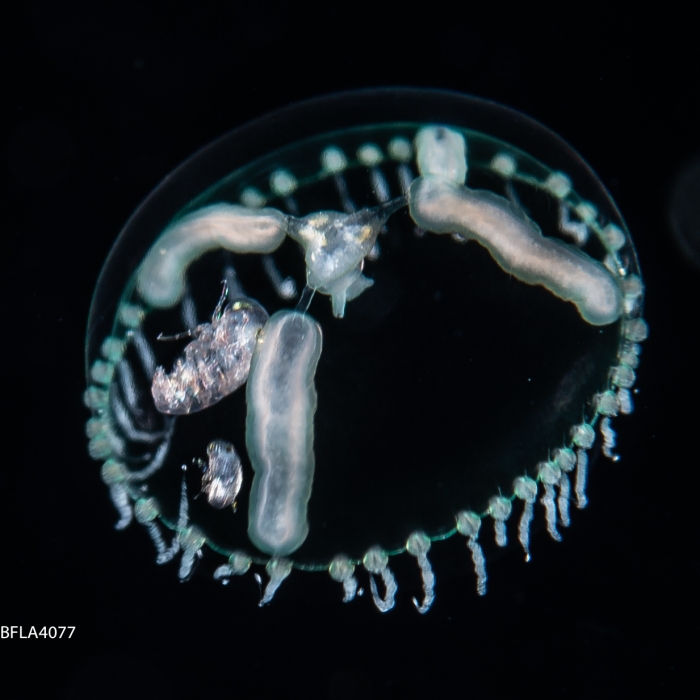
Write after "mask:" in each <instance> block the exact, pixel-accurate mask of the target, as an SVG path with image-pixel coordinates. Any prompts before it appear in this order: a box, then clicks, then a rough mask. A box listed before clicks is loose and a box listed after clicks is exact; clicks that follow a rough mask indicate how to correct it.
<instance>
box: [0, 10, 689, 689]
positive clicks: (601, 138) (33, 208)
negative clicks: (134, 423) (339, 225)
mask: <svg viewBox="0 0 700 700" xmlns="http://www.w3.org/2000/svg"><path fill="white" fill-rule="evenodd" d="M493 10H494V11H493V12H491V13H489V12H483V13H482V12H481V11H480V10H479V9H476V8H472V7H469V6H467V5H466V4H464V3H462V4H460V5H454V6H449V5H443V6H439V5H430V6H428V7H426V8H425V10H424V11H423V12H422V13H421V14H418V13H417V12H415V11H414V14H411V12H410V10H409V8H408V6H407V5H404V4H399V3H396V4H395V6H394V7H393V9H390V10H389V9H387V10H383V9H382V8H381V6H377V5H376V4H372V5H367V6H365V5H363V4H353V5H350V4H334V5H327V6H323V7H320V6H318V7H316V8H315V9H311V8H307V7H304V6H302V5H300V4H296V3H285V4H281V5H275V4H272V3H267V2H256V3H252V2H245V3H244V2H237V1H233V2H230V3H226V4H225V5H223V4H222V5H220V6H219V5H216V4H212V5H206V4H197V5H196V6H195V5H194V4H184V3H177V2H169V3H156V2H140V3H136V2H131V1H128V0H124V1H122V2H118V3H93V2H83V3H81V2H73V1H71V2H62V3H58V2H39V1H37V2H27V3H24V4H23V5H22V7H21V8H16V14H14V15H13V16H12V17H11V18H9V19H8V18H6V19H5V20H4V21H3V28H4V30H5V34H6V38H5V40H4V41H3V54H4V55H3V62H2V73H3V104H4V109H3V113H4V115H5V118H6V126H5V127H4V128H3V129H2V132H1V136H2V144H1V147H2V151H1V153H2V171H1V172H2V178H3V188H2V191H3V199H4V205H3V213H4V221H3V223H2V233H1V235H2V241H3V244H4V246H3V249H2V250H3V252H2V253H0V256H1V257H0V260H1V261H2V268H3V269H2V278H1V283H2V324H1V326H2V342H1V344H0V347H2V354H3V362H2V377H3V385H2V388H3V401H2V405H3V407H4V410H3V412H2V424H1V425H2V436H3V441H2V442H3V449H2V452H1V453H0V459H1V460H2V472H1V474H2V481H1V483H2V522H3V536H2V540H1V542H2V547H1V548H0V556H1V557H2V581H3V588H2V591H1V592H0V625H6V626H9V625H23V626H24V630H25V633H26V631H27V630H28V628H29V626H31V625H35V626H40V627H41V626H45V625H75V626H76V628H77V629H76V631H75V633H74V635H73V638H72V639H62V640H18V639H13V640H10V639H0V665H1V667H2V671H1V672H0V688H2V695H3V697H4V698H7V699H8V700H10V699H13V700H14V699H15V698H16V699H20V698H31V697H39V696H41V697H43V696H44V694H46V695H48V694H49V693H50V695H51V696H52V697H65V698H112V697H115V698H116V697H129V698H142V697H143V698H145V697H150V698H161V697H162V698H203V697H209V696H210V695H212V694H213V693H218V694H219V695H218V696H219V697H257V698H267V697H279V696H281V695H282V694H284V695H286V696H291V697H313V698H315V697H319V698H354V697H363V698H380V697H381V698H395V697H396V698H398V697H402V698H403V697H416V696H418V695H421V694H422V695H427V696H433V695H434V696H437V697H443V696H446V695H447V694H452V693H454V694H455V695H458V696H461V697H478V698H481V697H506V696H510V695H512V694H518V695H526V696H532V695H533V694H534V693H537V694H538V695H541V696H547V695H556V696H557V697H572V698H578V697H581V698H588V697H596V698H600V697H625V696H628V695H631V694H632V693H637V692H638V691H640V690H648V691H651V692H655V693H657V694H661V695H662V696H665V695H666V694H667V693H670V692H673V691H674V690H676V689H677V688H678V687H679V685H680V681H681V678H682V677H683V676H684V675H685V674H686V673H688V672H689V671H690V670H691V669H692V668H693V665H692V664H693V660H694V659H695V658H697V646H698V642H697V619H698V614H697V613H698V603H697V591H698V583H699V581H700V562H699V560H698V554H697V552H698V545H697V538H696V535H695V529H696V525H697V522H698V519H697V516H696V515H695V496H696V493H697V490H698V489H697V482H696V465H697V463H698V459H697V452H696V449H697V448H696V447H695V443H694V441H695V437H696V433H697V427H696V426H697V416H698V410H697V401H698V399H697V396H696V393H697V384H698V372H697V369H696V367H695V366H694V362H697V355H698V353H697V345H696V339H695V336H696V335H697V333H696V331H695V328H696V326H697V323H698V313H697V308H698V301H699V296H700V295H699V294H698V291H697V284H698V281H699V272H698V270H699V269H700V268H698V267H694V266H693V265H692V264H691V263H690V262H689V261H688V259H687V258H685V257H684V256H683V254H682V253H681V251H680V248H679V247H678V246H677V244H676V243H675V241H674V239H673V237H672V235H671V231H670V227H669V224H668V203H669V196H670V193H671V188H672V185H673V182H674V178H675V177H676V176H677V175H678V172H679V170H680V169H681V168H682V167H683V166H684V165H685V164H686V163H688V162H689V161H690V160H691V159H692V158H693V157H697V155H698V151H699V150H700V130H699V129H698V123H700V120H699V117H700V108H699V107H698V104H697V86H698V84H700V83H699V81H698V78H699V77H700V75H699V74H700V71H699V67H700V64H699V60H700V55H699V54H698V49H697V42H695V41H694V40H693V37H692V35H691V29H692V28H691V26H690V25H691V21H690V18H689V17H683V16H682V15H680V14H675V15H674V14H673V13H672V12H671V9H669V7H665V8H663V9H662V12H663V15H662V14H646V13H643V12H641V11H640V10H638V11H637V12H635V13H634V15H630V14H627V13H625V12H622V11H619V12H618V11H612V10H611V9H610V8H606V9H605V10H604V11H597V10H595V9H594V8H593V7H591V6H590V5H589V4H586V5H585V6H584V5H581V6H579V7H578V8H576V7H567V9H566V13H565V14H557V13H552V12H546V11H540V10H537V9H533V8H532V7H529V6H528V5H527V4H523V5H522V6H521V7H520V9H519V10H509V9H508V8H507V7H505V6H504V7H498V8H493ZM392 85H404V86H416V87H420V86H423V87H439V88H446V89H453V90H457V91H460V92H465V93H470V94H474V95H476V96H482V97H487V98H490V99H493V100H496V101H499V102H502V103H504V104H506V105H508V106H510V107H513V108H516V109H519V110H521V111H523V112H525V113H527V114H528V115H530V116H532V117H534V118H535V119H537V120H539V121H541V122H542V123H544V124H546V125H547V126H549V127H550V128H551V129H553V130H554V131H555V132H557V133H558V134H560V135H561V136H562V137H563V138H564V139H566V140H567V141H568V142H569V143H570V144H571V145H572V146H573V147H574V148H575V149H576V150H578V151H579V152H580V153H581V154H582V155H583V157H584V158H585V159H586V160H587V161H588V162H589V164H590V165H591V166H592V167H593V169H594V170H595V171H596V172H597V173H598V174H599V176H600V177H601V179H602V180H603V182H604V183H605V185H606V186H607V187H608V189H609V190H610V192H611V193H612V196H613V198H614V199H615V200H616V201H617V203H618V205H619V207H620V210H621V211H622V213H623V216H624V217H625V218H626V220H627V223H628V226H629V229H630V231H631V232H632V236H633V238H634V240H635V242H636V245H637V250H638V252H639V258H640V262H641V267H642V272H643V274H644V277H645V282H646V284H647V301H646V313H645V316H646V318H647V319H648V321H649V325H650V329H651V335H650V339H649V340H648V341H647V343H646V344H645V348H644V353H643V361H642V364H641V367H640V370H639V372H638V377H639V381H638V385H637V386H638V388H639V393H638V394H637V396H636V404H637V410H636V412H635V413H634V414H633V416H632V417H629V418H624V419H620V420H619V421H617V422H616V424H615V427H616V428H617V429H618V434H619V446H620V452H621V454H622V457H623V459H622V460H621V461H620V462H619V463H618V464H616V465H610V464H609V463H607V462H604V461H600V462H598V464H597V465H596V466H595V467H594V468H593V470H592V472H591V476H590V489H589V500H590V505H589V507H588V508H587V509H586V510H585V511H583V512H575V513H574V519H573V527H572V528H571V529H570V530H569V531H567V532H566V533H565V538H564V542H563V543H562V544H555V543H553V542H551V541H549V539H548V538H547V536H546V534H545V533H540V534H538V535H536V537H535V539H534V541H533V545H532V548H533V554H534V557H535V558H534V560H533V562H531V563H530V564H529V565H527V566H526V565H525V564H523V562H522V557H521V555H520V554H519V553H518V552H517V551H516V550H515V548H513V550H512V551H509V552H507V553H506V555H504V556H503V557H501V558H500V559H498V560H496V561H493V562H490V563H489V575H490V579H489V586H490V588H489V593H488V594H487V596H485V597H484V598H477V596H476V595H475V593H474V582H473V574H466V575H463V576H455V577H453V578H452V579H451V580H446V581H444V582H441V581H440V580H439V581H438V586H437V600H436V602H435V605H434V607H433V609H432V610H431V612H430V613H429V614H428V615H426V616H419V615H417V614H416V613H415V611H414V610H413V607H412V605H411V603H410V599H409V597H408V596H406V595H404V596H403V597H401V598H400V600H399V603H398V605H397V607H396V609H394V610H393V611H391V612H390V613H388V614H386V615H384V616H382V615H380V613H378V612H377V611H376V610H375V609H374V607H373V605H372V604H371V601H370V600H369V599H368V597H367V596H365V597H364V598H362V599H360V600H358V601H356V602H355V603H353V604H352V605H347V606H344V605H342V604H341V603H340V602H339V600H338V602H335V601H333V602H329V601H327V600H318V601H316V600H309V599H307V598H306V597H304V596H303V595H300V596H294V595H288V596H279V597H278V598H276V599H275V601H274V602H273V604H272V605H270V606H268V607H266V608H265V609H259V608H258V607H257V605H256V603H257V600H258V590H257V586H256V584H255V582H254V580H253V579H252V577H248V579H247V583H248V586H247V587H246V586H245V585H240V586H239V587H238V589H237V590H236V591H232V590H230V589H225V588H222V587H220V586H217V585H215V584H213V583H212V582H211V581H208V580H205V579H203V578H198V577H194V579H193V580H192V581H190V582H189V583H187V584H185V585H183V584H180V583H179V582H178V581H177V578H176V576H175V572H174V570H173V567H172V566H170V567H163V568H159V567H156V566H155V565H154V564H153V550H152V545H151V543H150V542H149V541H148V539H147V538H146V537H145V536H144V534H143V532H142V531H140V529H138V528H135V527H132V528H129V529H128V530H127V531H126V532H125V533H115V532H114V530H113V527H112V526H113V524H114V521H115V513H114V511H113V509H112V507H111V505H110V504H109V501H108V499H107V494H106V492H105V488H104V486H103V485H102V484H101V482H100V480H99V468H98V465H97V464H96V463H95V462H92V461H91V460H90V459H89V458H88V456H87V453H86V439H85V437H84V434H83V427H84V422H85V420H86V419H87V417H88V414H87V411H86V409H85V408H84V407H83V405H82V399H81V397H82V391H83V388H84V346H83V343H84V340H83V339H84V332H85V326H86V322H87V314H88V309H89V304H90V299H91V294H92V290H93V288H94V285H95V282H96V279H97V276H98V274H99V271H100V269H101V266H102V263H103V261H104V259H105V258H106V256H107V253H108V252H109V249H110V247H111V245H112V243H113V241H114V239H115V238H116V236H117V234H118V232H119V230H120V229H121V227H122V226H123V224H124V222H125V221H126V219H127V218H128V216H129V215H130V214H131V212H132V211H133V210H134V209H135V207H136V206H137V205H138V204H139V203H140V202H141V200H143V198H144V197H145V196H146V195H147V194H148V193H149V192H150V191H151V190H152V188H153V187H155V186H156V185H157V184H158V182H159V181H160V180H161V179H162V178H163V177H165V175H167V173H168V172H169V171H171V170H172V169H173V168H174V167H176V166H177V165H178V164H179V163H180V162H182V161H183V160H184V159H185V158H186V157H188V156H189V155H190V154H191V153H192V152H194V151H195V150H197V149H198V148H200V147H202V146H204V145H205V144H207V143H208V142H210V141H211V140H213V139H214V138H216V137H217V136H219V135H221V134H222V133H224V132H226V131H228V130H230V129H232V128H233V127H235V126H237V125H240V124H242V123H245V122H246V121H249V120H252V119H255V118H257V117H259V116H261V115H262V114H264V113H265V112H267V111H269V110H271V109H274V108H278V107H281V106H285V105H287V104H290V103H292V102H294V101H297V100H301V99H304V98H308V97H313V96H318V95H322V94H325V93H328V92H332V91H336V90H341V89H352V88H364V87H372V86H392ZM303 576H304V574H299V573H295V574H294V575H293V576H292V579H293V578H295V577H302V578H303ZM292 579H290V581H289V582H288V583H289V585H290V587H291V591H292V592H293V591H294V587H293V585H292ZM284 585H285V586H287V583H285V584H284ZM329 585H337V584H331V583H329ZM296 586H298V587H301V588H303V582H301V583H298V584H296ZM338 593H339V591H338ZM339 595H340V593H339Z"/></svg>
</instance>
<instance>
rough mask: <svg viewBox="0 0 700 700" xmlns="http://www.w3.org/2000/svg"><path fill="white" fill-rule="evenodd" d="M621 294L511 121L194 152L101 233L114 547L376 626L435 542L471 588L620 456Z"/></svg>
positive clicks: (599, 212)
mask: <svg viewBox="0 0 700 700" xmlns="http://www.w3.org/2000/svg"><path fill="white" fill-rule="evenodd" d="M272 123H274V125H275V128H271V127H270V124H272ZM222 286H223V290H224V291H223V293H222ZM643 293H644V286H643V282H642V279H641V275H640V270H639V265H638V262H637V257H636V253H635V250H634V246H633V243H632V240H631V238H630V235H629V233H628V231H627V228H626V226H625V224H624V221H623V219H622V217H621V215H620V213H619V212H618V210H617V208H616V206H615V204H614V202H613V201H612V200H611V199H610V197H609V195H608V194H607V192H606V191H605V188H604V187H603V186H602V184H601V183H600V181H599V180H598V178H597V177H596V176H595V175H594V173H593V172H592V171H591V170H590V168H588V166H587V165H586V164H585V163H584V162H583V160H582V159H581V158H580V156H578V155H577V154H576V153H575V152H574V151H573V150H572V149H571V148H570V147H569V146H568V145H567V144H565V143H564V142H563V141H562V140H561V139H559V138H558V137H557V136H556V135H554V134H553V133H552V132H550V131H549V130H548V129H546V128H545V127H543V126H541V125H540V124H538V123H536V122H534V121H532V120H530V119H528V118H527V117H525V116H524V115H521V114H518V113H516V112H513V111H512V110H510V109H508V108H506V107H502V106H499V105H495V104H493V103H490V102H485V101H482V100H479V99H476V98H472V97H467V96H464V95H458V94H454V93H445V92H440V91H431V90H421V91H415V90H400V89H394V90H379V91H365V92H358V93H350V94H340V95H335V96H330V97H327V98H322V99H319V100H315V101H312V102H308V103H302V104H300V105H297V106H294V107H291V108H288V109H286V110H283V111H282V112H280V113H279V114H277V115H276V117H275V119H274V120H273V121H272V122H271V121H269V120H264V119H263V120H261V121H259V122H257V123H253V124H251V125H248V126H246V127H243V128H242V129H239V130H237V131H234V132H232V133H230V134H228V135H226V136H224V137H223V138H222V139H220V140H219V141H217V142H215V143H214V144H213V145H211V146H209V147H208V148H206V149H205V150H203V151H202V152H200V153H198V154H196V155H195V156H193V158H192V159H190V160H189V161H188V162H186V163H185V164H184V165H183V166H181V167H180V168H179V169H178V170H176V171H175V173H173V174H172V175H171V176H169V177H168V179H167V180H165V181H164V182H163V184H162V185H161V186H160V187H159V188H158V189H157V190H156V191H155V193H154V194H153V195H152V196H151V197H150V198H149V199H148V200H147V202H146V203H144V204H143V205H142V206H141V208H140V209H139V210H137V212H136V213H135V214H134V216H133V217H132V218H131V219H130V221H129V222H128V224H127V225H126V227H125V229H124V230H123V232H122V233H121V235H120V237H119V238H118V240H117V242H116V244H115V247H114V250H113V252H112V254H111V255H110V257H109V259H108V262H107V264H106V265H105V268H104V269H103V271H102V273H101V276H100V279H99V281H98V285H97V289H96V291H95V297H94V300H93V304H92V309H91V313H90V319H89V323H88V336H87V348H86V371H87V380H88V388H87V390H86V393H85V403H86V405H87V406H88V408H89V409H90V411H91V417H90V418H89V420H88V422H87V426H86V432H87V436H88V439H89V442H88V451H89V453H90V455H91V457H92V458H93V459H95V460H97V461H98V462H101V463H102V472H101V474H102V480H103V481H104V483H105V484H106V486H107V487H108V491H109V494H110V497H111V500H112V503H113V506H114V507H115V509H116V511H117V514H118V519H117V522H116V527H117V528H118V529H124V528H126V527H130V526H132V523H133V521H134V520H135V521H136V524H135V525H133V526H134V527H136V526H141V527H143V528H144V529H145V530H146V533H147V535H148V536H149V537H150V538H151V539H152V540H153V543H154V547H155V557H156V562H157V563H158V564H162V565H166V564H168V562H175V564H174V565H175V567H176V568H177V575H178V576H179V577H180V579H181V580H183V581H185V580H187V579H188V578H189V577H190V576H191V575H192V572H193V571H194V569H195V567H196V566H198V565H199V563H200V562H201V563H202V566H204V564H205V563H206V564H207V565H208V566H209V567H210V570H211V575H212V577H213V579H214V580H216V581H219V582H223V583H227V582H230V581H232V580H238V579H237V577H243V576H251V575H255V576H256V577H258V580H261V579H260V576H261V574H260V573H258V572H261V571H262V569H264V571H265V574H264V575H265V577H266V583H265V588H264V591H262V592H261V598H260V604H261V605H265V604H268V603H270V602H271V601H272V600H273V598H274V596H275V595H276V592H277V591H278V589H279V588H280V586H282V585H283V583H284V581H285V579H286V578H287V577H288V576H290V575H293V572H294V571H295V570H303V571H310V572H317V573H318V575H319V576H321V575H322V574H325V576H326V577H327V580H328V584H327V585H328V586H337V587H338V588H339V599H342V600H343V601H344V602H346V603H350V602H351V601H354V600H356V599H357V598H359V597H360V595H361V594H362V593H363V592H364V591H365V590H369V593H370V595H369V597H371V599H372V600H373V602H374V604H375V605H376V608H377V609H378V610H379V611H381V612H387V611H389V610H391V609H392V608H394V607H395V604H396V601H397V600H400V599H401V591H402V589H403V583H402V581H401V580H400V578H399V577H398V576H397V575H396V573H395V569H394V568H393V567H392V560H394V559H395V558H396V557H408V558H410V559H411V560H412V561H414V562H415V566H416V567H417V570H418V572H419V575H420V581H421V582H422V585H421V587H420V588H417V587H416V585H415V583H414V584H413V588H411V584H410V583H408V584H406V585H407V587H408V589H409V590H408V591H407V594H408V595H409V596H410V597H411V599H412V601H413V604H414V606H415V608H416V610H417V611H418V612H419V613H426V612H427V611H428V610H429V609H430V607H431V605H432V604H433V601H434V600H435V597H436V586H437V584H438V578H437V577H436V574H435V569H434V567H433V564H432V560H433V557H434V556H437V555H438V554H439V550H440V548H441V547H442V546H443V541H444V540H447V539H450V538H461V539H462V540H463V542H464V546H463V548H462V555H461V556H462V557H463V559H464V560H465V561H467V560H468V561H470V562H471V566H472V567H473V571H474V588H475V589H476V592H477V594H479V595H483V594H484V593H485V592H486V590H487V581H488V574H487V565H488V556H487V550H488V547H485V546H484V545H485V542H486V541H488V542H492V543H493V544H494V546H495V547H504V546H506V545H507V543H508V542H509V540H514V541H517V543H518V546H519V547H520V548H521V549H522V551H523V555H524V558H525V560H526V561H528V562H529V561H532V560H536V549H537V540H536V538H533V537H532V527H533V522H535V521H536V520H537V519H539V520H540V521H541V522H542V523H543V525H544V527H545V528H546V530H547V532H548V533H549V536H550V537H552V538H553V539H554V540H556V541H562V540H563V539H564V533H565V531H566V528H568V527H570V526H571V525H572V523H573V521H574V520H575V517H576V516H575V515H574V512H573V511H575V510H576V509H582V508H585V506H586V504H587V493H586V486H587V481H588V478H589V454H591V453H593V454H596V453H597V452H598V451H600V453H602V455H603V457H604V458H607V459H608V460H610V461H611V462H616V461H617V460H618V459H619V455H618V454H617V452H616V434H615V429H614V421H616V420H617V417H618V416H619V415H620V414H629V413H631V412H632V411H633V408H634V405H633V392H634V385H635V381H636V370H637V367H638V364H639V359H640V353H641V346H640V343H641V342H642V341H643V340H644V339H645V338H646V336H647V325H646V323H645V321H644V320H643V318H642V311H643ZM194 465H199V468H193V467H194ZM603 471H604V470H601V476H602V472H603ZM597 476H598V470H596V478H597ZM200 495H204V496H206V497H204V498H200V497H199V496H200ZM338 584H340V586H339V585H338Z"/></svg>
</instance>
